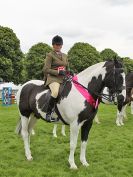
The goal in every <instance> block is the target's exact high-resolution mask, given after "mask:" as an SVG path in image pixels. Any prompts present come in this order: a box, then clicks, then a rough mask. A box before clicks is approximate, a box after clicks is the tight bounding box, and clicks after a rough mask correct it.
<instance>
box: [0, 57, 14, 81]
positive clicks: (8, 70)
mask: <svg viewBox="0 0 133 177" xmlns="http://www.w3.org/2000/svg"><path fill="white" fill-rule="evenodd" d="M12 75H13V69H12V61H11V60H10V59H7V58H5V57H0V77H1V78H2V80H3V81H6V82H9V81H10V80H11V78H12Z"/></svg>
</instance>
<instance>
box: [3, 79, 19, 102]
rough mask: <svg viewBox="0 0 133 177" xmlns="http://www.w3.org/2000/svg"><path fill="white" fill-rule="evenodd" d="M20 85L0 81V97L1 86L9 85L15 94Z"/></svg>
mask: <svg viewBox="0 0 133 177" xmlns="http://www.w3.org/2000/svg"><path fill="white" fill-rule="evenodd" d="M20 86H21V85H15V84H14V83H13V82H7V83H1V84H0V99H1V98H2V89H3V87H11V88H12V90H13V91H14V94H15V95H16V93H17V91H18V89H19V88H20Z"/></svg>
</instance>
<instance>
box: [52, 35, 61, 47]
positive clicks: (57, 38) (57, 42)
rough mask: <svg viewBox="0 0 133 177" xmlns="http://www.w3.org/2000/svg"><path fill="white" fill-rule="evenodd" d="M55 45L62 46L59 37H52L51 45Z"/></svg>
mask: <svg viewBox="0 0 133 177" xmlns="http://www.w3.org/2000/svg"><path fill="white" fill-rule="evenodd" d="M54 44H57V45H63V39H62V37H60V36H58V35H57V36H54V37H53V39H52V45H54Z"/></svg>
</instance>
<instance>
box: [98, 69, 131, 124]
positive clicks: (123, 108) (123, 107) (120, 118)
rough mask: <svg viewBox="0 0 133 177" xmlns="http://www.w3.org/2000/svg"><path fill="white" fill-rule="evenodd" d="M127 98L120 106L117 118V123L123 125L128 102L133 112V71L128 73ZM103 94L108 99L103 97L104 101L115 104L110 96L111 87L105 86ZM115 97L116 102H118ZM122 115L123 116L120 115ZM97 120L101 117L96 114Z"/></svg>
mask: <svg viewBox="0 0 133 177" xmlns="http://www.w3.org/2000/svg"><path fill="white" fill-rule="evenodd" d="M125 79H126V100H125V101H124V102H123V103H122V104H121V106H119V105H117V106H119V110H117V118H116V125H117V126H122V125H124V122H123V120H124V118H125V119H127V115H126V106H127V104H131V114H133V72H130V73H128V74H127V75H126V78H125ZM103 94H104V95H106V99H105V98H102V103H104V104H114V102H113V101H112V102H111V100H110V98H109V89H108V88H107V87H105V88H104V89H103ZM116 99H117V98H115V103H116ZM118 104H119V103H118ZM120 115H121V116H120ZM95 122H96V123H98V124H99V123H100V121H99V117H98V116H97V115H96V117H95Z"/></svg>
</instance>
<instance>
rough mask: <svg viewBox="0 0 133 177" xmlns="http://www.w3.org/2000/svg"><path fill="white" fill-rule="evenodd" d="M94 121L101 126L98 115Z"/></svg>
mask: <svg viewBox="0 0 133 177" xmlns="http://www.w3.org/2000/svg"><path fill="white" fill-rule="evenodd" d="M94 120H95V122H96V123H97V124H100V121H99V117H98V116H97V114H96V116H95V118H94Z"/></svg>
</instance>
